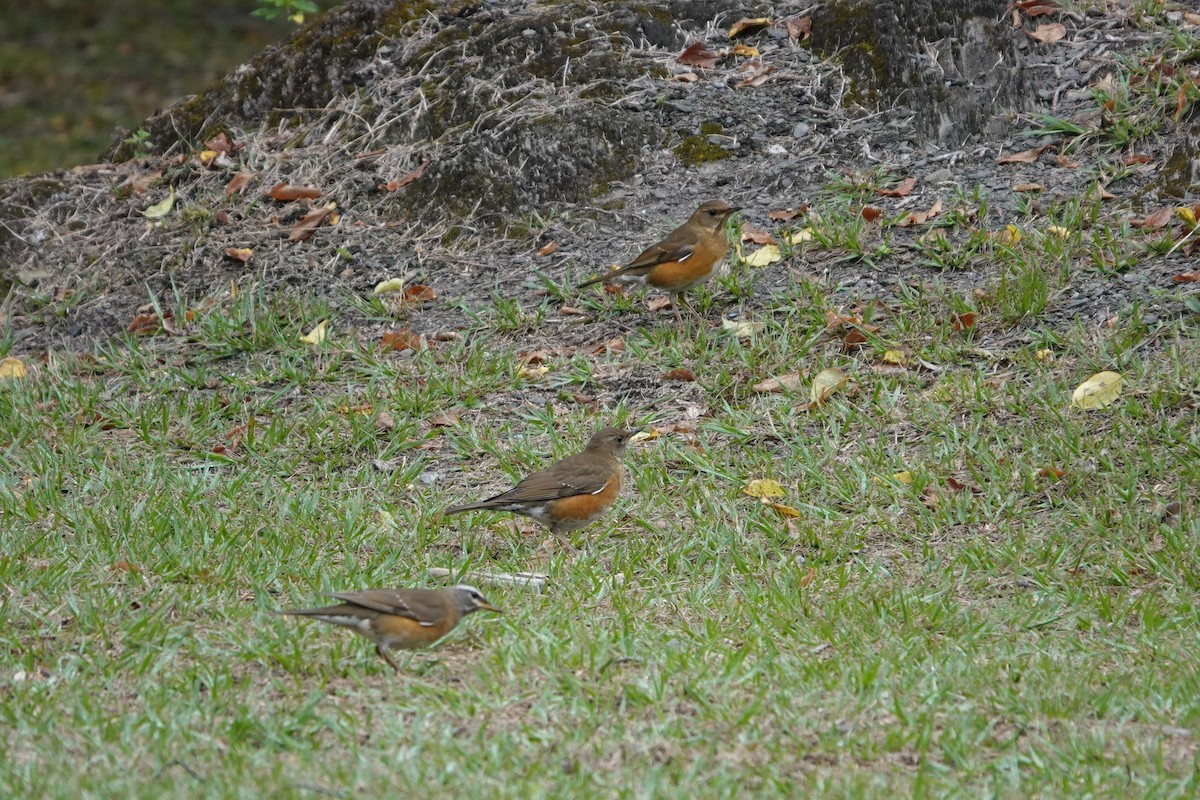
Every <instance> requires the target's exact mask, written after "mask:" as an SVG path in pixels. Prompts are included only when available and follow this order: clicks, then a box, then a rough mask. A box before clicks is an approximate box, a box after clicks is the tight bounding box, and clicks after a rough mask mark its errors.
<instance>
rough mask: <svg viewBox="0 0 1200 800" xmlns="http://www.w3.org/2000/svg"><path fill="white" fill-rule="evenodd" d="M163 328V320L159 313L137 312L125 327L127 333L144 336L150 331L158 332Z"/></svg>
mask: <svg viewBox="0 0 1200 800" xmlns="http://www.w3.org/2000/svg"><path fill="white" fill-rule="evenodd" d="M166 316H170V315H169V314H168V315H166ZM161 329H162V320H161V319H159V317H158V315H157V314H137V315H136V316H134V318H133V319H132V320H130V321H129V325H127V326H126V327H125V331H126V332H127V333H132V334H135V335H138V336H142V335H145V334H148V333H157V332H158V331H159V330H161Z"/></svg>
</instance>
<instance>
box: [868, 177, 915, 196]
mask: <svg viewBox="0 0 1200 800" xmlns="http://www.w3.org/2000/svg"><path fill="white" fill-rule="evenodd" d="M916 185H917V179H916V178H914V177H911V176H910V177H907V178H905V179H904V180H902V181H900V182H899V183H898V184H896V185H895V186H893V187H892V188H890V189H877V190H876V193H877V194H881V195H883V196H884V197H908V196H909V195H910V194H912V190H913V189H914V188H916Z"/></svg>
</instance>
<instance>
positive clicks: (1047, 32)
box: [1025, 22, 1067, 44]
mask: <svg viewBox="0 0 1200 800" xmlns="http://www.w3.org/2000/svg"><path fill="white" fill-rule="evenodd" d="M1025 35H1026V36H1028V37H1029V38H1030V39H1033V40H1034V41H1035V42H1041V43H1042V44H1054V43H1055V42H1057V41H1059V40H1060V39H1062V38H1063V37H1064V36H1066V35H1067V27H1066V26H1065V25H1063V24H1062V23H1060V22H1050V23H1047V24H1046V25H1038V26H1037V27H1036V28H1034V29H1033V30H1032V31H1026V32H1025Z"/></svg>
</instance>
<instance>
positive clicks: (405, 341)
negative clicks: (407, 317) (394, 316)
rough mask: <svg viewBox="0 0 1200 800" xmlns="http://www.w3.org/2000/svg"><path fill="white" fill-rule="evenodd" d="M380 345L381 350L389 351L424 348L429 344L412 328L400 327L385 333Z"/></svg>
mask: <svg viewBox="0 0 1200 800" xmlns="http://www.w3.org/2000/svg"><path fill="white" fill-rule="evenodd" d="M380 346H381V347H382V349H383V352H385V353H390V352H392V351H393V350H425V349H427V348H428V347H430V344H429V340H428V339H426V338H425V337H424V336H421V335H420V334H417V333H413V330H412V328H401V329H400V330H398V331H389V332H388V333H385V334H384V335H383V339H382V341H381V342H380Z"/></svg>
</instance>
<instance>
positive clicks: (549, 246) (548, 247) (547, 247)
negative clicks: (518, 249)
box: [537, 242, 558, 256]
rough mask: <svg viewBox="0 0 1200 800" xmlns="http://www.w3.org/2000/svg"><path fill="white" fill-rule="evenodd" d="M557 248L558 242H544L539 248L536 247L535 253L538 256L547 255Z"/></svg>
mask: <svg viewBox="0 0 1200 800" xmlns="http://www.w3.org/2000/svg"><path fill="white" fill-rule="evenodd" d="M557 249H558V242H547V243H546V244H544V245H542V247H541V248H539V249H538V251H537V254H538V255H539V256H548V255H550V254H551V253H553V252H554V251H555V250H557Z"/></svg>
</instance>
